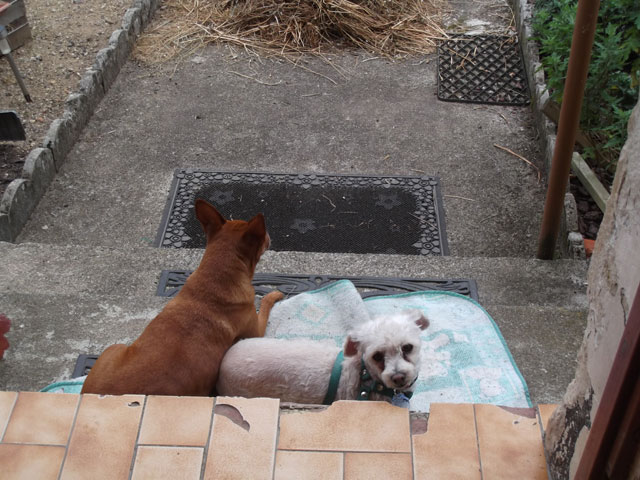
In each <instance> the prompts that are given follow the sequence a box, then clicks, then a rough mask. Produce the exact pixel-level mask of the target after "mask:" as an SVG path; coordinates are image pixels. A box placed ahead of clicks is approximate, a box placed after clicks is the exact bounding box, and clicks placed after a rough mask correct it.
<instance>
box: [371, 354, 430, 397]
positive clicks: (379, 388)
mask: <svg viewBox="0 0 640 480" xmlns="http://www.w3.org/2000/svg"><path fill="white" fill-rule="evenodd" d="M417 379H418V377H416V378H414V379H413V382H411V383H410V384H409V385H408V387H407V388H409V387H411V386H412V385H413V384H414V383H416V380H417ZM372 392H373V393H377V394H379V395H382V396H385V397H389V398H391V399H392V400H394V398H395V397H396V396H398V395H403V396H405V397H406V398H407V401H408V399H410V398H411V396H412V395H413V392H405V391H399V390H397V389H395V388H389V387H387V386H385V385H384V384H382V383H380V382H378V381H377V380H374V379H373V377H372V376H371V374H370V373H369V371H368V370H367V368H366V367H365V365H364V358H362V359H361V360H360V389H359V392H358V400H369V397H370V396H371V393H372Z"/></svg>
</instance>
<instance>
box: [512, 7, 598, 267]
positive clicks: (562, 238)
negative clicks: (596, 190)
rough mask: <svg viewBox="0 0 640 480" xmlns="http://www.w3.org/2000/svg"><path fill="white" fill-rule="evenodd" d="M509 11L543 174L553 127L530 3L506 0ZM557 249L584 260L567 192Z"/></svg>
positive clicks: (547, 167) (547, 166)
mask: <svg viewBox="0 0 640 480" xmlns="http://www.w3.org/2000/svg"><path fill="white" fill-rule="evenodd" d="M509 2H510V3H511V6H512V8H513V14H514V17H515V20H516V27H517V29H518V39H519V41H520V47H521V49H522V55H523V57H524V64H525V70H526V72H527V80H528V81H529V91H530V94H531V105H532V110H533V114H534V119H535V124H536V129H537V130H538V134H539V137H540V147H541V148H542V151H543V152H544V168H545V171H546V172H547V174H548V173H549V171H550V170H551V160H552V159H553V149H554V147H555V143H556V126H555V124H554V123H553V122H552V121H551V120H549V119H548V118H547V116H546V115H545V114H544V113H543V112H542V106H543V105H544V103H545V101H546V100H547V99H548V98H549V93H548V92H547V85H546V84H545V81H544V73H543V72H542V69H541V67H542V64H541V63H540V55H539V52H538V46H537V45H536V43H535V42H534V41H533V40H531V37H532V36H533V27H532V24H531V23H532V18H533V4H529V3H527V0H509ZM558 248H559V250H560V252H561V254H562V255H563V256H566V257H570V258H582V259H584V258H586V256H585V251H584V242H583V236H582V234H581V233H580V232H579V231H578V210H577V207H576V201H575V198H574V197H573V195H572V194H571V193H570V192H569V191H568V189H567V192H566V193H565V197H564V211H563V218H562V221H561V226H560V233H559V247H558Z"/></svg>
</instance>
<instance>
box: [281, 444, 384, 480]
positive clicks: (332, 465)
mask: <svg viewBox="0 0 640 480" xmlns="http://www.w3.org/2000/svg"><path fill="white" fill-rule="evenodd" d="M343 458H344V454H343V453H338V452H299V451H295V450H278V452H277V454H276V470H275V476H274V480H342V473H343V470H344V461H343ZM373 478H375V477H373ZM368 480H370V479H368Z"/></svg>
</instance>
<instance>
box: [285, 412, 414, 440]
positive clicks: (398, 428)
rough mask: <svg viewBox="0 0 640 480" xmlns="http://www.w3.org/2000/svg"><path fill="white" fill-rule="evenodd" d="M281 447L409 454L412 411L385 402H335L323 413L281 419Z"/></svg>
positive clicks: (286, 415) (289, 414) (290, 414)
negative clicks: (410, 415)
mask: <svg viewBox="0 0 640 480" xmlns="http://www.w3.org/2000/svg"><path fill="white" fill-rule="evenodd" d="M278 448H281V449H283V450H330V451H355V452H405V453H406V452H410V451H411V435H410V430H409V411H408V410H407V409H406V408H399V407H394V406H392V405H390V404H388V403H386V402H358V401H340V402H335V403H334V404H333V405H331V406H330V407H329V408H327V409H326V410H324V411H321V412H304V413H287V414H283V415H282V416H281V417H280V439H279V443H278Z"/></svg>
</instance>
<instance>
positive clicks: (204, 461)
mask: <svg viewBox="0 0 640 480" xmlns="http://www.w3.org/2000/svg"><path fill="white" fill-rule="evenodd" d="M216 403H218V397H213V406H212V407H211V420H210V421H209V433H208V434H207V441H206V442H205V444H204V451H203V452H202V465H201V466H200V479H201V480H202V479H203V478H204V474H205V469H206V467H207V456H208V453H209V445H210V443H211V435H212V434H213V417H214V416H215V412H216Z"/></svg>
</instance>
